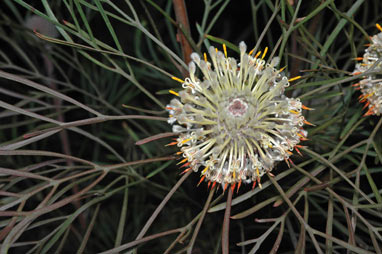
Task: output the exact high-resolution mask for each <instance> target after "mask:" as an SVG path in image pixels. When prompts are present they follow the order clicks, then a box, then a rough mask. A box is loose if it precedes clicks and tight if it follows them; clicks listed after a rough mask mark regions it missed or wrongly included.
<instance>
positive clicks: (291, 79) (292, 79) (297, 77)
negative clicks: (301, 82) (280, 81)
mask: <svg viewBox="0 0 382 254" xmlns="http://www.w3.org/2000/svg"><path fill="white" fill-rule="evenodd" d="M300 78H301V76H296V77H294V78H290V79H288V81H289V82H292V81H295V80H298V79H300Z"/></svg>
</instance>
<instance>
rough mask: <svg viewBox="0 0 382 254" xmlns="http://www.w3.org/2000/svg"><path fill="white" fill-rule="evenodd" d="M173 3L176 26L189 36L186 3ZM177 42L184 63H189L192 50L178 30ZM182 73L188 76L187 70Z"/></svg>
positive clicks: (180, 0)
mask: <svg viewBox="0 0 382 254" xmlns="http://www.w3.org/2000/svg"><path fill="white" fill-rule="evenodd" d="M173 3H174V11H175V16H176V21H177V22H178V25H179V26H180V27H182V28H183V30H184V31H185V32H187V33H188V34H191V32H190V25H189V23H188V16H187V10H186V3H185V2H184V0H173ZM177 40H178V41H179V43H180V45H181V47H182V52H183V60H184V62H185V63H189V62H190V61H191V57H190V55H191V53H192V48H191V45H190V43H189V42H188V41H187V38H186V36H185V35H184V34H183V33H182V32H181V30H180V29H178V34H177ZM182 72H183V73H182V74H183V76H185V77H186V76H188V71H187V70H185V69H183V70H182Z"/></svg>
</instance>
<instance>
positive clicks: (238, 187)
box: [236, 180, 241, 193]
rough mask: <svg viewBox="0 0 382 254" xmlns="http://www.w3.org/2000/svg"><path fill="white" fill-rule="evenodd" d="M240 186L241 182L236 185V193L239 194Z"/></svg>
mask: <svg viewBox="0 0 382 254" xmlns="http://www.w3.org/2000/svg"><path fill="white" fill-rule="evenodd" d="M240 186H241V180H240V181H239V183H238V185H237V189H236V193H238V192H239V189H240Z"/></svg>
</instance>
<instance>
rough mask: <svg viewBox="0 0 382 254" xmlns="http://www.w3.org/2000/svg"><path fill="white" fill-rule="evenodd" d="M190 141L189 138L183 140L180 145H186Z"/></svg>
mask: <svg viewBox="0 0 382 254" xmlns="http://www.w3.org/2000/svg"><path fill="white" fill-rule="evenodd" d="M190 140H191V138H188V139H185V140H183V141H182V144H184V143H187V142H188V141H190Z"/></svg>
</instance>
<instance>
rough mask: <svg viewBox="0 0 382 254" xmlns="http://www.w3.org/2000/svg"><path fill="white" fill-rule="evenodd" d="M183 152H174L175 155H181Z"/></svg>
mask: <svg viewBox="0 0 382 254" xmlns="http://www.w3.org/2000/svg"><path fill="white" fill-rule="evenodd" d="M182 153H183V152H181V151H179V152H176V153H175V154H176V155H181V154H182Z"/></svg>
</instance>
